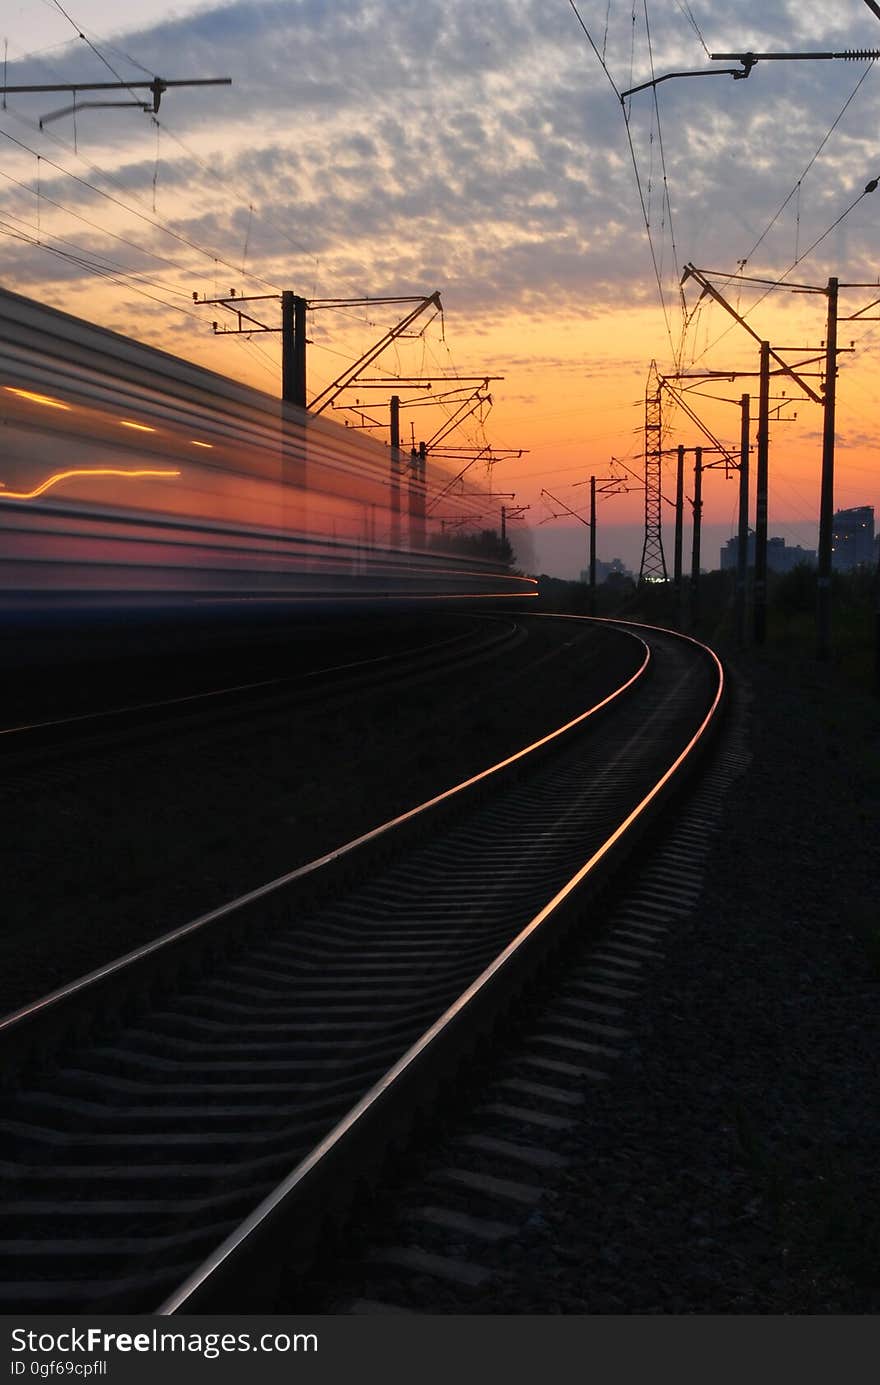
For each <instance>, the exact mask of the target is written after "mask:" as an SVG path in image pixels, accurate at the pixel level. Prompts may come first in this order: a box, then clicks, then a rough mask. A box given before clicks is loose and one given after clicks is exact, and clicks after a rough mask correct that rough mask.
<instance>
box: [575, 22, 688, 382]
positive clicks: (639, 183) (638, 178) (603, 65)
mask: <svg viewBox="0 0 880 1385" xmlns="http://www.w3.org/2000/svg"><path fill="white" fill-rule="evenodd" d="M568 3H569V5H570V6H571V9H572V11H573V12H574V15H575V18H576V19H577V21H578V24H579V25H580V27H581V29H582V30H583V32H584V35H585V37H586V39H587V42H588V43H589V45H590V47H591V49H592V50H593V53H594V54H595V55H596V58H597V60H598V62H599V65H600V66H601V68H602V71H603V72H604V73H605V76H606V77H607V79H608V81H609V83H610V85H611V89H612V91H613V92H614V95H615V96H616V97H617V100H618V102H619V104H620V109H621V111H622V112H623V120H624V125H625V127H626V138H627V144H628V146H629V155H630V159H631V161H632V166H633V172H634V174H635V179H636V190H637V192H638V195H639V203H640V206H641V209H642V220H643V222H644V225H645V231H646V233H647V237H648V248H649V251H650V254H651V263H652V265H653V268H654V278H655V280H656V283H657V291H658V293H659V296H660V307H661V310H662V312H663V320H664V322H665V325H666V335H667V337H668V338H669V346H670V350H671V351H672V355H673V358H675V355H676V348H675V344H674V342H673V339H672V325H671V322H670V320H669V312H668V309H667V306H666V294H665V293H664V291H663V280H662V276H661V273H660V266H659V263H658V260H657V253H656V250H655V247H654V238H653V236H652V234H651V218H650V216H649V213H648V208H647V205H646V202H645V194H644V190H643V188H642V179H641V174H640V172H639V164H638V159H637V158H636V151H635V145H634V144H633V138H632V130H631V129H630V122H629V115H628V113H627V109H626V104H625V102H624V99H623V97H622V96H621V94H620V89H619V87H618V86H617V83H616V82H615V80H614V78H613V77H612V75H611V72H610V70H609V68H608V65H607V63H606V61H605V59H604V57H603V56H602V54H601V53H600V52H599V49H598V48H597V46H596V44H595V42H594V40H593V36H592V34H591V33H590V31H589V29H588V28H587V26H586V24H585V23H584V21H583V19H582V18H581V14H580V11H579V10H578V7H577V5H576V4H575V0H568ZM633 14H635V5H633Z"/></svg>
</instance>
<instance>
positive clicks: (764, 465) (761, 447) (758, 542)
mask: <svg viewBox="0 0 880 1385" xmlns="http://www.w3.org/2000/svg"><path fill="white" fill-rule="evenodd" d="M769 452H770V343H769V342H768V341H762V342H761V373H760V385H759V393H758V470H757V477H756V480H755V611H754V620H755V644H763V643H764V641H765V639H766V638H767V484H768V460H769Z"/></svg>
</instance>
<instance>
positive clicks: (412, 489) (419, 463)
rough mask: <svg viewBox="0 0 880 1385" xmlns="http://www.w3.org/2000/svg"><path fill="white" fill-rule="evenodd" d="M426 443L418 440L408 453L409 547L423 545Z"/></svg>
mask: <svg viewBox="0 0 880 1385" xmlns="http://www.w3.org/2000/svg"><path fill="white" fill-rule="evenodd" d="M427 455H428V449H427V445H426V444H425V443H424V442H420V443H419V445H418V448H415V447H414V448H413V449H412V451H411V452H410V454H409V536H410V547H411V548H424V546H425V487H426V479H425V462H426V458H427Z"/></svg>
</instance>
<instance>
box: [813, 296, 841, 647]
mask: <svg viewBox="0 0 880 1385" xmlns="http://www.w3.org/2000/svg"><path fill="white" fill-rule="evenodd" d="M827 292H828V325H827V328H826V335H825V418H824V424H823V428H822V484H821V489H820V493H819V554H818V558H819V572H818V583H817V589H816V629H817V648H816V654H817V657H818V658H819V659H830V657H831V528H832V520H833V515H834V415H835V409H836V406H837V297H838V280H837V279H836V278H833V277H832V278H830V279H829V280H828V290H827Z"/></svg>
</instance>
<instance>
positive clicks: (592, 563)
mask: <svg viewBox="0 0 880 1385" xmlns="http://www.w3.org/2000/svg"><path fill="white" fill-rule="evenodd" d="M595 614H596V478H595V476H591V477H590V615H591V616H594V615H595Z"/></svg>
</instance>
